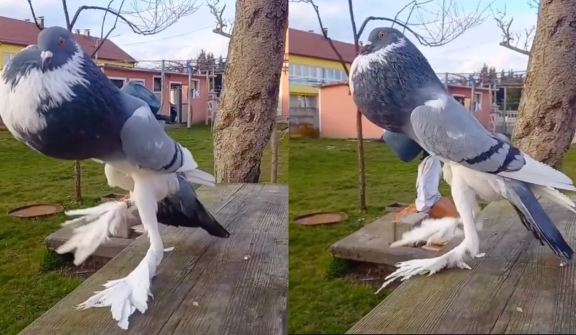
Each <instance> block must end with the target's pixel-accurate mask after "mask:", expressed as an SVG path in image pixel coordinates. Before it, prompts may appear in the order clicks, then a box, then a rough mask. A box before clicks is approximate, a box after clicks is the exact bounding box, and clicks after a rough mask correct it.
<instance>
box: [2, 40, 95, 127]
mask: <svg viewBox="0 0 576 335" xmlns="http://www.w3.org/2000/svg"><path fill="white" fill-rule="evenodd" d="M77 48H78V49H77V52H76V53H75V54H74V55H73V56H72V58H71V60H70V61H68V62H67V63H66V64H64V65H63V66H62V67H60V68H58V69H54V70H52V71H47V72H44V73H42V71H40V70H38V69H33V70H31V71H28V72H27V73H26V74H23V75H22V77H21V78H19V83H18V85H16V86H15V87H14V88H12V85H11V84H10V83H9V82H6V81H4V80H0V116H1V117H2V120H3V121H4V124H5V125H6V127H7V128H8V130H9V131H10V132H11V133H12V134H13V135H14V136H15V137H17V138H19V137H18V135H17V133H16V132H15V128H19V129H22V130H24V131H27V132H31V133H37V132H38V131H40V130H42V129H44V127H46V118H45V117H44V115H43V114H42V113H43V112H45V111H47V110H49V109H50V108H54V107H57V106H59V105H60V104H62V103H63V102H64V101H69V100H71V99H72V98H73V97H74V96H75V94H74V92H73V91H72V88H73V87H74V86H75V85H84V86H88V85H89V84H90V82H89V81H88V80H87V79H85V75H84V71H83V69H82V62H83V61H84V52H83V51H81V49H80V47H79V46H77ZM48 98H50V99H48ZM46 101H49V103H46Z"/></svg>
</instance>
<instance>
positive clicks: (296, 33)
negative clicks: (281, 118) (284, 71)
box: [287, 28, 356, 108]
mask: <svg viewBox="0 0 576 335" xmlns="http://www.w3.org/2000/svg"><path fill="white" fill-rule="evenodd" d="M288 34H289V35H288V39H287V40H288V41H289V43H288V44H287V45H288V61H289V76H290V79H289V82H290V88H289V96H290V103H289V106H290V108H293V107H296V108H306V107H312V108H317V107H318V93H319V88H318V85H322V84H329V83H333V82H341V81H346V80H347V78H346V73H345V72H344V69H343V67H342V63H341V62H340V60H339V59H338V56H337V54H336V53H335V52H334V51H333V50H332V48H331V47H330V43H329V42H328V40H327V39H326V38H324V35H323V34H322V33H321V32H313V31H303V30H298V29H293V28H288ZM333 43H334V46H335V47H336V50H338V52H339V53H340V54H341V55H342V58H343V60H344V62H345V63H346V64H347V66H348V67H349V66H350V64H352V61H353V60H354V58H355V57H356V48H355V46H354V44H351V43H345V42H340V41H333Z"/></svg>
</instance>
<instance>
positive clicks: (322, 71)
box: [289, 64, 346, 85]
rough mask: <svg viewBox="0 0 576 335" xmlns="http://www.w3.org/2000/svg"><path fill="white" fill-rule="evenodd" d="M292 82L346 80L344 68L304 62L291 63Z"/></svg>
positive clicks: (290, 75)
mask: <svg viewBox="0 0 576 335" xmlns="http://www.w3.org/2000/svg"><path fill="white" fill-rule="evenodd" d="M289 71H290V72H289V78H290V83H292V84H300V85H321V84H327V83H333V82H339V81H344V80H346V74H345V72H344V70H340V69H332V68H324V67H318V66H308V65H302V64H290V65H289Z"/></svg>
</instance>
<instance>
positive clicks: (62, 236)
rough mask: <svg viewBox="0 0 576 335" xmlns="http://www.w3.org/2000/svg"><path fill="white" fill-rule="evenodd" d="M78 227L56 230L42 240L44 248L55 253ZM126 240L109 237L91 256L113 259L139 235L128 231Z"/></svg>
mask: <svg viewBox="0 0 576 335" xmlns="http://www.w3.org/2000/svg"><path fill="white" fill-rule="evenodd" d="M78 226H80V225H79V224H78V223H73V224H70V225H67V226H64V227H62V228H60V229H59V230H57V231H56V232H54V233H52V234H50V235H48V237H46V239H45V240H44V243H45V244H46V247H47V248H48V249H49V250H52V251H55V250H56V249H58V247H60V246H61V245H62V244H64V243H65V242H66V241H68V240H69V239H70V238H71V237H72V232H73V230H74V228H77V227H78ZM126 236H127V237H126V238H123V237H111V238H110V239H108V241H106V242H104V243H103V244H102V245H100V246H99V247H98V249H96V251H95V252H94V253H93V254H92V255H93V256H98V257H103V258H109V259H112V258H114V257H115V256H116V255H117V254H119V253H120V251H122V250H124V248H126V247H127V246H129V245H130V243H132V242H133V241H134V239H135V238H136V237H138V236H139V234H137V233H135V232H132V231H130V232H129V233H127V234H126Z"/></svg>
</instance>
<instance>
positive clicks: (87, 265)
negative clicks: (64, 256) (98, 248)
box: [59, 256, 110, 280]
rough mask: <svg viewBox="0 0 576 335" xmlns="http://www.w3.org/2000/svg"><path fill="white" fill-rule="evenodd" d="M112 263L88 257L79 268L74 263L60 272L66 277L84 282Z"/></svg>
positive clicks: (107, 260) (103, 259) (95, 257)
mask: <svg viewBox="0 0 576 335" xmlns="http://www.w3.org/2000/svg"><path fill="white" fill-rule="evenodd" d="M109 261H110V259H109V258H104V257H98V256H91V257H88V259H87V260H85V261H84V263H82V264H80V265H79V266H76V265H74V263H72V262H70V263H68V262H67V263H66V264H64V265H63V266H62V268H60V270H59V272H60V273H62V274H63V275H65V276H70V277H77V278H79V279H82V280H86V279H87V278H88V277H90V276H91V275H93V274H94V273H96V271H98V270H100V269H101V268H102V267H103V266H104V265H105V264H106V263H108V262H109Z"/></svg>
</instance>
